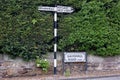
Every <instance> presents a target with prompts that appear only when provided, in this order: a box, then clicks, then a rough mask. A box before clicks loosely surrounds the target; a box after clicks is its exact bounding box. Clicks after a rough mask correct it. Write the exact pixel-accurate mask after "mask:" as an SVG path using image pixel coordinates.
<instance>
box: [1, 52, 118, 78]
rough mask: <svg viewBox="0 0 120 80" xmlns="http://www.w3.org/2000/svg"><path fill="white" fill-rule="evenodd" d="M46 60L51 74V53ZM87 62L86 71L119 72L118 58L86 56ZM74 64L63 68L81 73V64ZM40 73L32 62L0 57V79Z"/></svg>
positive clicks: (59, 56) (59, 61) (59, 57)
mask: <svg viewBox="0 0 120 80" xmlns="http://www.w3.org/2000/svg"><path fill="white" fill-rule="evenodd" d="M62 54H63V53H57V71H58V74H61V73H62V69H63V63H62V59H63V58H62V56H63V55H62ZM46 58H47V59H48V60H49V61H50V64H51V65H50V66H51V68H50V69H49V72H48V74H53V60H54V58H53V53H49V54H48V55H47V57H46ZM87 60H88V64H87V70H88V71H96V70H100V71H104V70H120V56H116V57H107V58H102V57H98V56H93V55H88V57H87ZM76 64H77V65H76ZM76 64H69V65H65V67H66V68H69V67H70V69H71V71H72V72H76V71H81V70H82V69H83V68H84V67H83V66H82V67H81V65H82V63H76ZM42 73H43V72H42V70H41V69H40V68H36V66H35V63H34V61H30V62H25V61H23V60H22V59H21V58H17V59H10V58H9V56H8V55H0V77H12V76H33V75H41V74H42Z"/></svg>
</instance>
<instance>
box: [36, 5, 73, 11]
mask: <svg viewBox="0 0 120 80" xmlns="http://www.w3.org/2000/svg"><path fill="white" fill-rule="evenodd" d="M38 10H40V11H54V12H57V13H72V12H73V11H74V9H73V8H72V7H67V6H57V7H49V6H39V7H38Z"/></svg>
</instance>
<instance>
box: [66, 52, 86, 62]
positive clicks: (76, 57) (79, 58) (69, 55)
mask: <svg viewBox="0 0 120 80" xmlns="http://www.w3.org/2000/svg"><path fill="white" fill-rule="evenodd" d="M86 60H87V59H86V52H65V53H64V62H86Z"/></svg>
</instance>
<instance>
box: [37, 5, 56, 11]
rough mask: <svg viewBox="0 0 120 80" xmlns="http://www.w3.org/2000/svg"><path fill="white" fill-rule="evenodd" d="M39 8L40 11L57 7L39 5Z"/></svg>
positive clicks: (53, 9) (52, 9)
mask: <svg viewBox="0 0 120 80" xmlns="http://www.w3.org/2000/svg"><path fill="white" fill-rule="evenodd" d="M38 10H40V11H55V7H48V6H39V7H38Z"/></svg>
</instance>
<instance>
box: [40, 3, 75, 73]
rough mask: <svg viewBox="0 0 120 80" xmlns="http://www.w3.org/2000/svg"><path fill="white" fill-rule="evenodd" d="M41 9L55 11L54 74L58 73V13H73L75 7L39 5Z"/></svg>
mask: <svg viewBox="0 0 120 80" xmlns="http://www.w3.org/2000/svg"><path fill="white" fill-rule="evenodd" d="M38 10H39V11H48V12H54V75H56V74H57V68H56V67H57V55H56V54H57V40H58V39H57V29H58V26H57V13H72V12H73V11H74V9H73V8H72V7H68V6H60V5H57V6H55V7H49V6H39V7H38Z"/></svg>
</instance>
